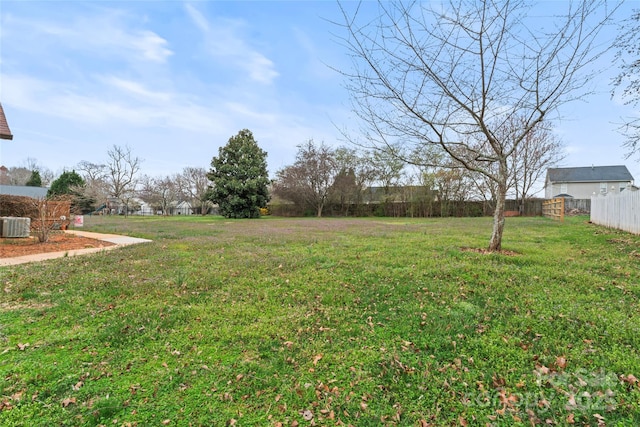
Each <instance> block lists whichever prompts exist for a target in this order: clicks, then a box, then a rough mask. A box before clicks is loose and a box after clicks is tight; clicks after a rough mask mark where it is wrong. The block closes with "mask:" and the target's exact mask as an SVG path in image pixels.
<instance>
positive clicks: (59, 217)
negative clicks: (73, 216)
mask: <svg viewBox="0 0 640 427" xmlns="http://www.w3.org/2000/svg"><path fill="white" fill-rule="evenodd" d="M28 200H29V203H30V205H31V211H32V212H33V214H32V215H31V228H32V230H33V231H34V233H35V234H36V236H37V237H38V241H39V242H40V243H45V242H48V241H49V235H50V234H51V231H52V230H55V229H66V227H67V226H68V225H69V217H68V216H69V214H70V211H69V207H70V205H71V201H70V200H69V197H68V196H56V197H42V198H28Z"/></svg>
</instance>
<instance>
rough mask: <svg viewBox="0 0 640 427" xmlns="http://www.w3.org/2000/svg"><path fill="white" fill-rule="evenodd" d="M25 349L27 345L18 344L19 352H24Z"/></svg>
mask: <svg viewBox="0 0 640 427" xmlns="http://www.w3.org/2000/svg"><path fill="white" fill-rule="evenodd" d="M27 347H29V343H24V344H22V343H18V350H20V351H24V350H26V348H27Z"/></svg>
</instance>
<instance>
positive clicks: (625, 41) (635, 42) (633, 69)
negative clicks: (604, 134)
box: [613, 10, 640, 157]
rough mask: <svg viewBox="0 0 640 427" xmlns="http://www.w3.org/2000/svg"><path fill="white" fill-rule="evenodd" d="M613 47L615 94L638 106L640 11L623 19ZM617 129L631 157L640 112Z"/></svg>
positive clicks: (637, 143) (639, 137)
mask: <svg viewBox="0 0 640 427" xmlns="http://www.w3.org/2000/svg"><path fill="white" fill-rule="evenodd" d="M615 46H616V48H617V49H618V52H617V54H616V62H618V64H619V66H620V73H619V74H618V75H617V76H616V78H615V79H614V80H613V86H614V93H615V91H616V90H617V89H620V90H621V96H622V99H623V100H624V101H625V103H626V104H627V105H630V106H632V107H637V106H639V105H640V10H635V11H634V12H633V14H632V15H631V16H630V17H629V18H627V19H626V20H625V21H624V23H623V25H622V28H621V32H620V34H619V35H618V37H617V38H616V42H615ZM620 131H621V132H622V134H623V135H625V136H626V138H627V139H626V141H625V143H624V146H625V147H626V148H627V149H628V150H629V151H628V156H627V157H630V156H631V155H633V154H634V153H637V152H638V151H639V150H640V115H638V114H637V111H636V115H635V117H628V118H627V119H626V120H625V122H624V124H623V125H622V127H621V128H620Z"/></svg>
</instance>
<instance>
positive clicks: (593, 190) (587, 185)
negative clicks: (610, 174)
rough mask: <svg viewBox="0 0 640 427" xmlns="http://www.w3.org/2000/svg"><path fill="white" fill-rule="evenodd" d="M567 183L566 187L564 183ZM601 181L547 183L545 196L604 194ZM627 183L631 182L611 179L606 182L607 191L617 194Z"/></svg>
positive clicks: (587, 196) (580, 196)
mask: <svg viewBox="0 0 640 427" xmlns="http://www.w3.org/2000/svg"><path fill="white" fill-rule="evenodd" d="M563 184H565V185H566V190H567V191H566V192H565V191H564V190H565V188H563V187H562V185H563ZM600 184H601V183H600V182H567V183H560V182H556V183H553V184H547V186H546V188H545V198H547V199H551V198H553V197H554V196H557V195H558V194H563V193H564V194H569V195H571V196H573V198H574V199H590V198H591V196H593V195H598V194H602V193H601V191H600ZM627 184H630V183H629V182H628V181H609V182H606V185H607V193H613V194H617V193H619V192H620V186H621V185H622V187H623V188H624V187H626V186H627Z"/></svg>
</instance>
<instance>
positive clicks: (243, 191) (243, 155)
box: [207, 129, 269, 218]
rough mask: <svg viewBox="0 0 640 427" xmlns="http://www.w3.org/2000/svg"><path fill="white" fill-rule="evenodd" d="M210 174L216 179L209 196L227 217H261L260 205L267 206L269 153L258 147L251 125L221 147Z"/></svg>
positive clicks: (213, 180) (213, 179)
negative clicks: (249, 128) (250, 129)
mask: <svg viewBox="0 0 640 427" xmlns="http://www.w3.org/2000/svg"><path fill="white" fill-rule="evenodd" d="M207 177H208V178H209V180H210V181H212V183H213V186H212V188H211V189H210V191H209V192H208V198H209V200H211V201H212V202H213V203H217V204H218V205H219V209H220V213H221V214H222V215H224V216H225V217H227V218H258V217H259V216H260V208H263V207H266V206H267V202H268V201H269V192H268V188H267V186H268V185H269V175H268V174H267V153H266V151H264V150H262V149H260V147H258V143H257V142H256V141H255V139H254V138H253V134H252V133H251V131H249V130H248V129H243V130H241V131H240V132H238V134H237V135H236V136H232V137H231V138H229V142H228V143H227V145H225V146H224V147H220V150H219V154H218V157H214V158H213V160H211V170H210V171H209V173H208V174H207Z"/></svg>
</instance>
